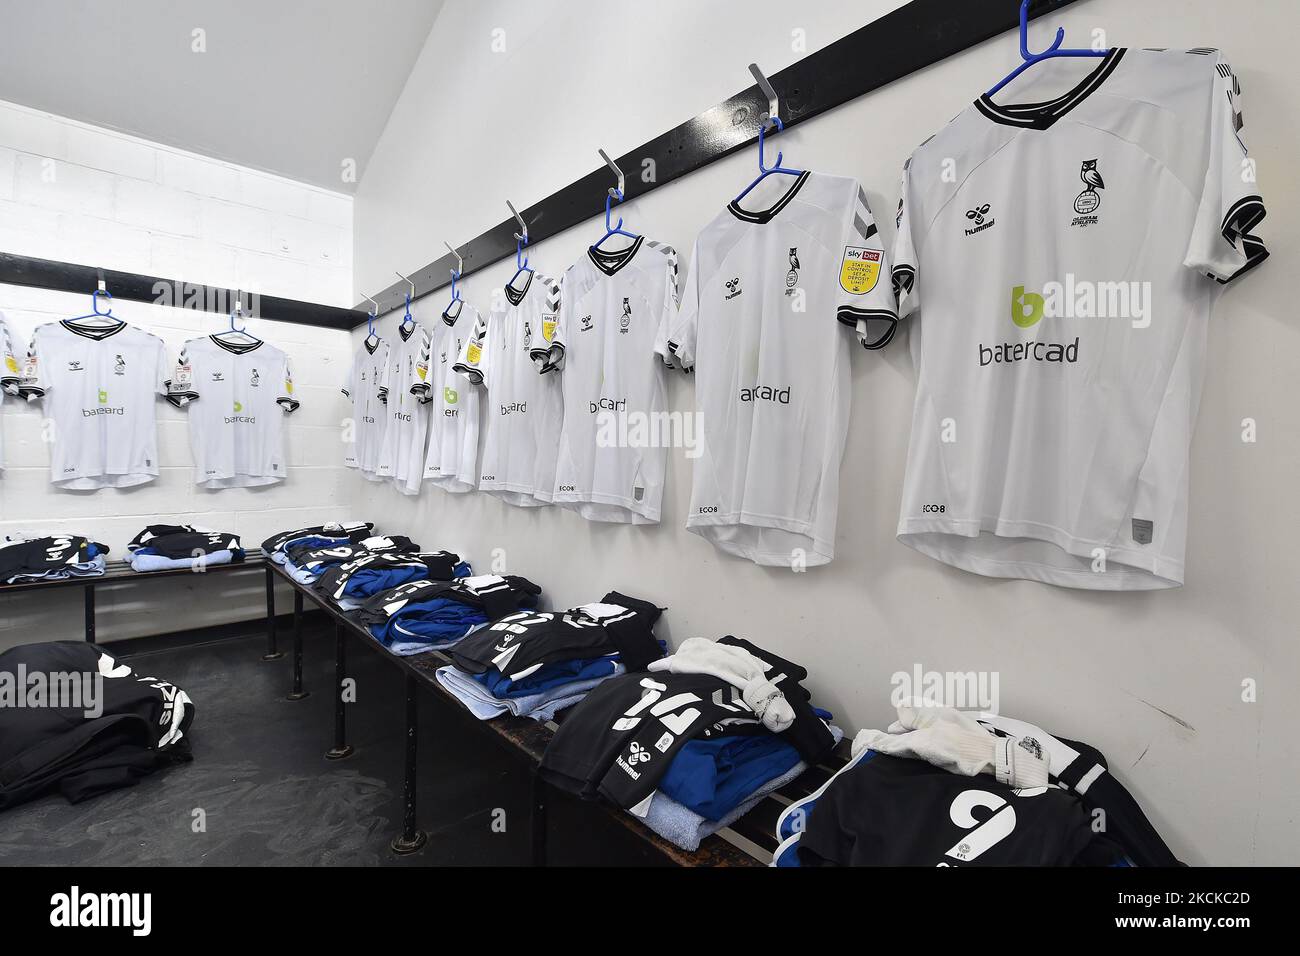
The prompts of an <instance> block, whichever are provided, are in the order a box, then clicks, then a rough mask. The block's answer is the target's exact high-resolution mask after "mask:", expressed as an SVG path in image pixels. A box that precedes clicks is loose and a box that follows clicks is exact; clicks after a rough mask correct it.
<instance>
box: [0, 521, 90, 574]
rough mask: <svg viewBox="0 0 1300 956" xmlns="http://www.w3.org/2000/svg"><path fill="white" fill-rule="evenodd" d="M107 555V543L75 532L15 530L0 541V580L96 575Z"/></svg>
mask: <svg viewBox="0 0 1300 956" xmlns="http://www.w3.org/2000/svg"><path fill="white" fill-rule="evenodd" d="M107 554H108V545H106V544H100V543H99V542H97V541H91V540H90V539H89V538H86V537H83V536H82V535H78V534H59V533H58V532H52V533H50V534H37V533H31V534H27V533H23V532H14V533H12V534H10V535H7V536H6V537H5V539H4V541H0V582H3V583H5V584H17V583H19V582H21V581H43V580H44V581H51V580H57V579H60V578H71V577H95V576H97V575H100V574H103V573H104V561H105V556H106V555H107Z"/></svg>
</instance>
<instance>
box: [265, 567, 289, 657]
mask: <svg viewBox="0 0 1300 956" xmlns="http://www.w3.org/2000/svg"><path fill="white" fill-rule="evenodd" d="M282 657H284V652H283V651H279V650H276V648H275V575H274V574H272V572H271V568H270V566H269V565H268V566H267V569H266V653H265V654H263V655H262V660H264V661H278V660H279V659H280V658H282Z"/></svg>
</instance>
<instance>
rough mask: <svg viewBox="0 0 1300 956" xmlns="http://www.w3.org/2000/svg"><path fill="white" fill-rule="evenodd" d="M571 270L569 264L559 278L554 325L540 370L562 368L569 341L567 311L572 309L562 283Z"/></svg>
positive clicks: (543, 334)
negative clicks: (567, 302)
mask: <svg viewBox="0 0 1300 956" xmlns="http://www.w3.org/2000/svg"><path fill="white" fill-rule="evenodd" d="M572 270H573V267H572V266H570V267H569V268H568V269H567V270H565V273H564V276H563V277H562V278H561V279H560V287H559V288H560V291H559V302H558V308H557V311H556V313H555V325H554V327H553V328H552V330H551V336H550V339H549V341H550V345H549V346H548V348H547V352H546V359H545V361H544V362H543V364H542V365H541V367H540V369H539V370H540V371H542V372H550V371H553V370H555V369H559V368H564V353H565V350H566V349H567V348H568V343H569V329H568V326H569V321H570V319H569V313H570V312H571V311H572V309H570V308H569V307H568V306H567V305H566V299H565V297H564V285H565V281H566V280H567V279H568V277H569V273H570V272H571V271H572ZM542 336H543V337H545V336H546V322H545V320H543V322H542Z"/></svg>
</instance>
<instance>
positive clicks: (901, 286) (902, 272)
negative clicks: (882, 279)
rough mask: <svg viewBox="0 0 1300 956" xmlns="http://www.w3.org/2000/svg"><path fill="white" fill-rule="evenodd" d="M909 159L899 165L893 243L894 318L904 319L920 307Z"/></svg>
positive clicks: (914, 215) (914, 213) (914, 217)
mask: <svg viewBox="0 0 1300 956" xmlns="http://www.w3.org/2000/svg"><path fill="white" fill-rule="evenodd" d="M911 165H912V164H911V160H909V161H908V162H907V163H906V164H904V166H903V183H902V186H901V187H900V191H899V197H898V236H897V238H896V239H895V240H894V255H893V260H894V268H893V283H892V284H893V287H894V296H895V298H896V299H897V300H898V317H899V318H900V319H905V318H907V317H908V316H909V315H911V314H912V313H913V312H915V311H916V310H917V309H918V308H919V307H920V305H921V294H920V290H919V289H918V288H917V285H916V276H917V267H918V265H919V264H920V263H919V262H918V257H917V255H916V240H915V238H914V235H913V233H914V228H915V227H916V226H917V223H916V207H915V203H914V202H913V195H912V171H911Z"/></svg>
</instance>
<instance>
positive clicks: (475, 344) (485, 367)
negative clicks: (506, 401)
mask: <svg viewBox="0 0 1300 956" xmlns="http://www.w3.org/2000/svg"><path fill="white" fill-rule="evenodd" d="M492 315H495V313H489V314H488V315H487V316H486V317H484V316H479V317H478V321H476V322H475V323H474V329H473V331H471V332H470V334H469V336H468V338H466V339H465V344H464V345H463V346H462V347H461V350H460V352H459V354H458V355H457V356H456V361H455V363H454V364H453V365H452V367H451V368H452V371H454V372H459V373H460V374H461V375H464V376H465V377H466V378H467V379H469V380H470V381H471V382H473V383H474V384H475V385H484V386H487V387H489V388H490V387H491V385H490V383H489V377H490V375H491V370H490V365H491V363H490V362H489V361H488V356H489V352H490V350H489V349H488V340H489V337H490V333H489V329H490V326H489V323H490V322H491V320H492Z"/></svg>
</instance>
